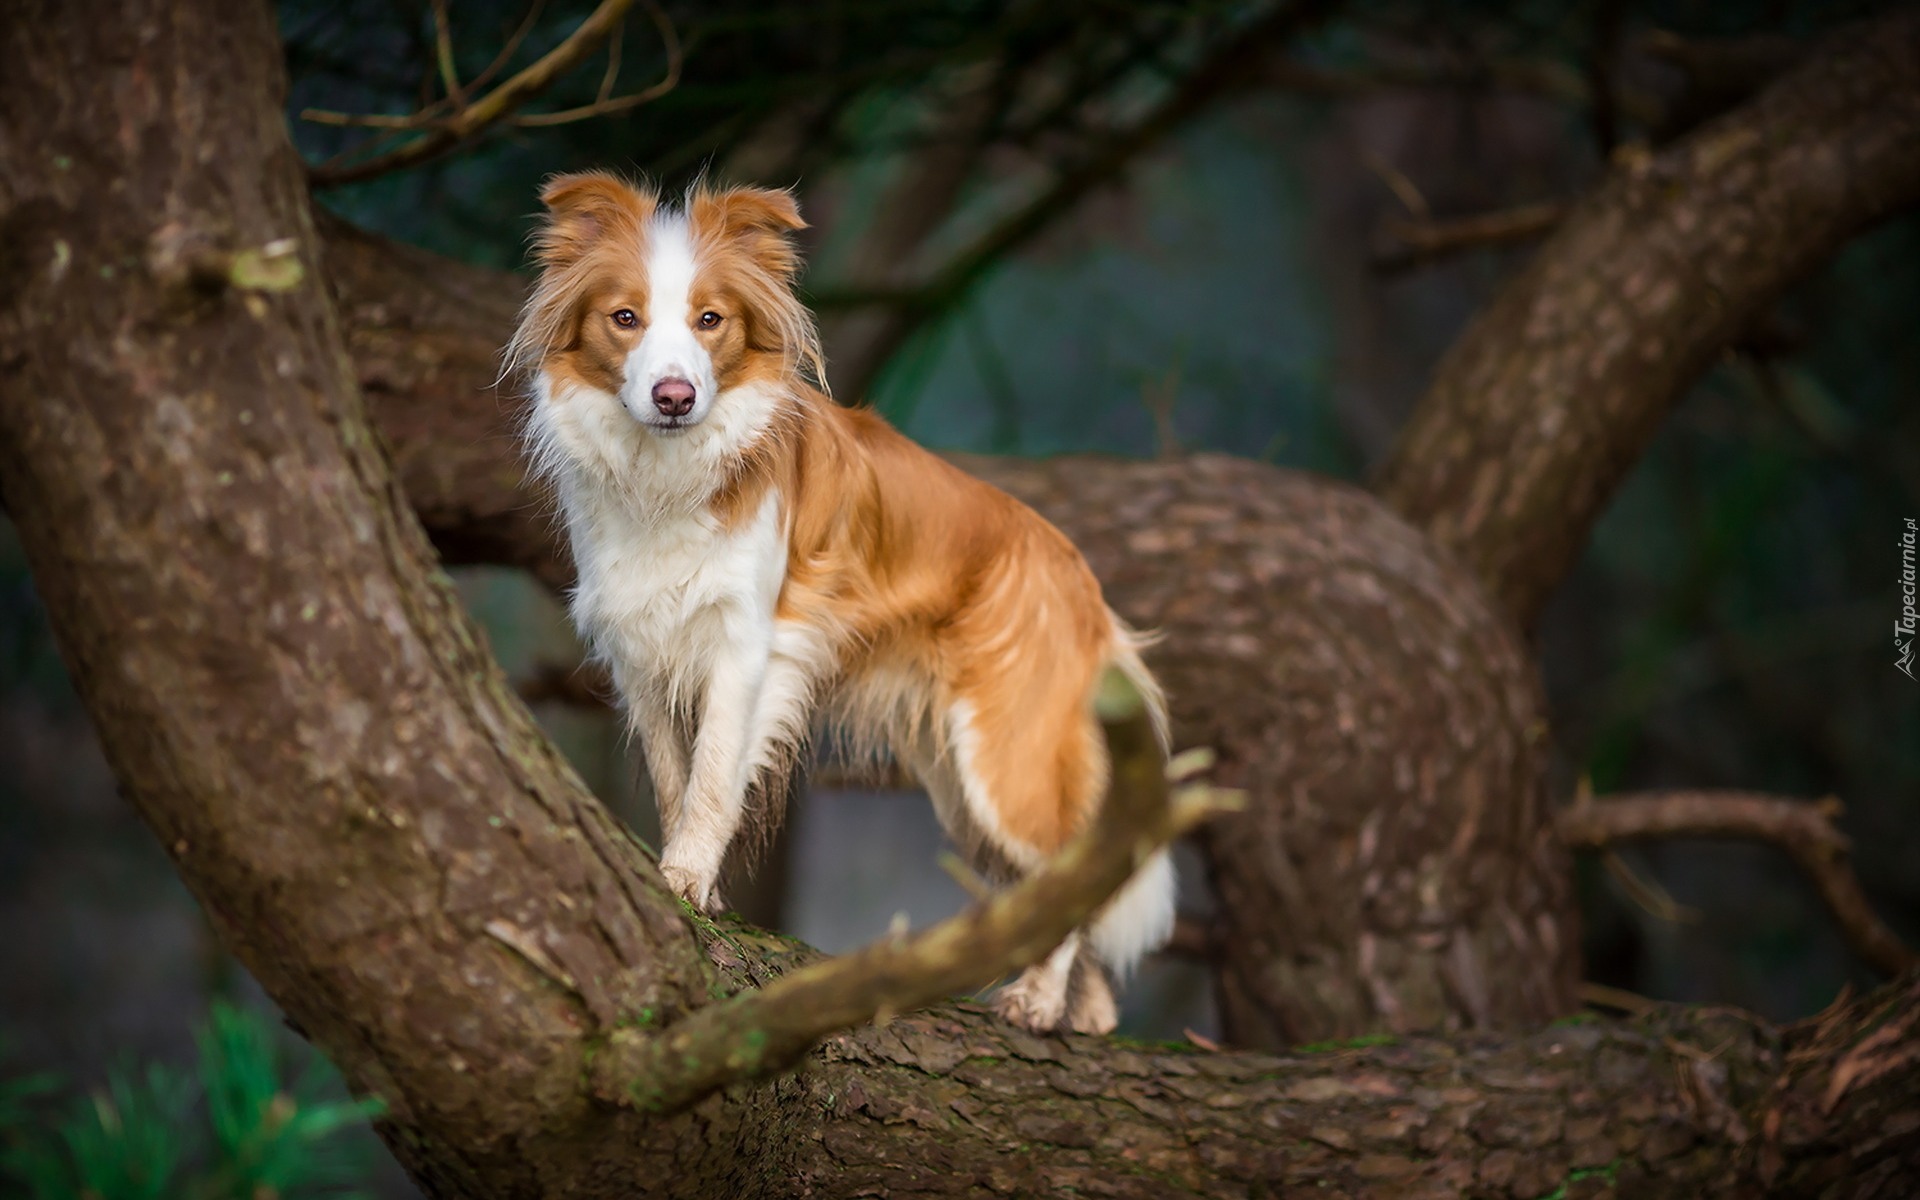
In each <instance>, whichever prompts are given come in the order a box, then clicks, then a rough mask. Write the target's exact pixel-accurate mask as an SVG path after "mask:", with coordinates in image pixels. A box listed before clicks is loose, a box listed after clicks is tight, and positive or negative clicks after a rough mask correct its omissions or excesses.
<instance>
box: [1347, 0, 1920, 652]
mask: <svg viewBox="0 0 1920 1200" xmlns="http://www.w3.org/2000/svg"><path fill="white" fill-rule="evenodd" d="M1616 157H1617V161H1616V163H1615V165H1614V168H1613V170H1612V172H1611V173H1610V174H1609V176H1608V178H1607V180H1606V182H1605V184H1604V185H1603V186H1601V187H1600V188H1599V189H1598V190H1596V191H1595V192H1594V193H1593V194H1592V195H1591V196H1589V197H1588V198H1587V199H1586V200H1585V201H1583V202H1582V203H1581V204H1580V205H1579V206H1578V207H1576V208H1575V210H1574V211H1573V213H1572V214H1571V215H1569V217H1568V218H1567V220H1566V221H1565V222H1564V223H1563V224H1562V225H1561V226H1560V227H1559V229H1558V230H1557V231H1556V232H1555V233H1554V235H1553V237H1552V238H1550V239H1549V240H1548V241H1547V242H1546V243H1545V244H1544V245H1543V246H1542V247H1541V248H1540V250H1539V251H1538V253H1537V254H1536V255H1535V256H1534V258H1533V260H1532V263H1531V264H1530V265H1529V266H1528V267H1527V268H1526V269H1525V270H1524V271H1522V272H1521V273H1520V274H1519V275H1517V276H1516V277H1515V278H1514V279H1513V280H1511V281H1510V282H1509V283H1507V284H1506V285H1505V286H1504V287H1503V288H1502V289H1501V291H1500V294H1499V296H1498V297H1497V298H1496V299H1495V300H1494V302H1493V303H1492V304H1490V305H1489V306H1488V307H1487V308H1486V309H1485V310H1484V311H1482V312H1481V313H1480V315H1479V316H1478V317H1476V318H1475V320H1474V322H1473V324H1472V326H1471V327H1470V328H1469V329H1468V330H1467V332H1466V334H1465V335H1464V336H1462V337H1461V339H1460V341H1459V342H1457V343H1456V344H1455V345H1454V347H1453V349H1452V350H1450V351H1448V353H1447V355H1446V357H1445V358H1444V359H1442V360H1441V363H1440V365H1439V367H1438V368H1437V369H1436V371H1435V373H1434V379H1433V384H1432V386H1431V387H1430V388H1429V389H1428V390H1427V394H1426V396H1425V397H1424V398H1423V399H1422V400H1421V402H1420V404H1419V406H1418V407H1417V408H1416V409H1415V410H1414V415H1413V417H1412V419H1411V420H1409V421H1408V423H1407V426H1406V428H1405V429H1404V430H1402V431H1401V434H1400V437H1399V440H1398V442H1397V443H1396V446H1395V449H1394V451H1393V452H1392V454H1391V455H1389V457H1388V459H1387V462H1386V463H1385V465H1384V466H1383V467H1382V468H1381V471H1380V474H1379V478H1378V480H1377V487H1376V490H1377V491H1378V492H1379V494H1380V495H1381V496H1382V497H1383V498H1384V499H1385V500H1386V501H1387V503H1389V504H1390V505H1392V506H1393V507H1394V508H1395V509H1397V510H1398V511H1400V512H1402V513H1405V514H1407V516H1408V517H1409V518H1410V519H1412V520H1413V521H1414V523H1415V524H1416V525H1418V526H1419V527H1420V528H1422V529H1424V530H1425V531H1426V532H1428V533H1429V534H1431V535H1432V536H1433V538H1434V539H1435V540H1436V541H1437V542H1439V543H1440V544H1441V545H1442V546H1444V547H1445V548H1446V549H1448V550H1450V551H1452V552H1453V553H1455V554H1457V555H1459V556H1460V558H1461V559H1462V560H1464V561H1465V562H1466V563H1467V564H1468V565H1469V566H1470V567H1471V568H1472V569H1473V571H1474V573H1475V574H1476V575H1477V576H1478V577H1479V578H1480V579H1481V581H1482V582H1484V583H1485V584H1486V585H1487V587H1488V589H1489V590H1490V591H1491V592H1492V593H1493V594H1494V595H1495V596H1496V597H1497V598H1498V600H1499V601H1500V603H1501V604H1502V605H1503V606H1504V607H1505V608H1506V609H1507V611H1508V612H1510V613H1512V614H1513V615H1514V616H1515V617H1516V618H1517V619H1518V620H1519V621H1520V622H1521V623H1522V624H1523V625H1530V624H1531V623H1532V621H1533V620H1534V618H1535V617H1536V616H1537V615H1538V613H1539V610H1540V607H1541V605H1542V604H1544V603H1545V601H1546V599H1547V597H1548V595H1549V594H1551V592H1552V591H1553V589H1554V587H1555V586H1556V585H1558V584H1559V582H1560V580H1561V579H1563V578H1564V577H1565V576H1566V573H1567V571H1568V570H1569V568H1571V566H1572V565H1573V561H1574V559H1575V558H1576V557H1577V556H1578V555H1579V553H1580V550H1581V548H1582V547H1583V546H1585V545H1586V541H1587V532H1588V530H1589V529H1590V528H1591V527H1592V525H1593V522H1594V521H1595V519H1597V518H1598V516H1599V515H1600V513H1601V511H1602V510H1603V509H1604V508H1605V507H1606V504H1607V501H1608V500H1609V499H1611V498H1612V496H1613V492H1614V489H1615V488H1616V487H1618V486H1619V484H1620V482H1621V480H1622V479H1624V478H1625V476H1626V474H1627V472H1628V471H1629V470H1631V469H1632V467H1633V465H1634V463H1636V462H1637V461H1639V458H1640V455H1641V452H1642V451H1643V450H1644V449H1645V448H1646V445H1647V442H1648V441H1649V440H1650V439H1651V438H1652V436H1653V433H1654V430H1655V429H1657V428H1658V427H1659V425H1660V422H1661V420H1662V418H1664V417H1665V416H1666V414H1667V411H1668V410H1669V409H1671V408H1672V407H1673V405H1674V404H1675V403H1676V402H1677V401H1678V400H1679V399H1680V397H1681V396H1683V395H1684V394H1685V393H1686V391H1687V389H1688V388H1690V387H1691V386H1692V385H1693V383H1694V381H1695V380H1697V379H1698V378H1699V377H1700V375H1701V373H1702V372H1703V371H1705V370H1706V368H1707V366H1708V365H1709V364H1710V363H1712V362H1713V360H1714V359H1715V357H1716V356H1718V355H1720V354H1721V353H1723V352H1724V351H1725V350H1726V348H1727V347H1728V345H1729V344H1731V342H1732V341H1733V340H1734V339H1735V338H1736V337H1737V336H1739V335H1740V333H1741V332H1742V331H1744V330H1745V329H1746V328H1747V327H1748V326H1750V325H1751V324H1752V323H1753V321H1754V320H1755V318H1756V317H1758V316H1760V315H1761V314H1762V313H1764V312H1765V311H1766V310H1767V308H1768V307H1769V306H1770V305H1771V304H1772V303H1773V302H1774V301H1775V300H1776V299H1777V298H1778V297H1779V296H1780V294H1781V293H1782V292H1783V291H1785V290H1786V288H1787V287H1788V286H1789V285H1791V284H1793V283H1794V282H1796V281H1798V280H1799V279H1801V278H1802V277H1803V276H1805V275H1806V274H1807V273H1808V272H1809V271H1811V270H1812V269H1813V268H1814V267H1816V266H1817V265H1819V264H1820V263H1822V262H1824V261H1826V259H1828V258H1829V257H1830V256H1831V255H1832V254H1833V252H1834V251H1835V250H1837V249H1838V248H1839V247H1840V246H1841V245H1842V244H1843V243H1844V242H1845V241H1846V240H1847V239H1849V238H1851V237H1853V236H1854V235H1856V234H1857V233H1859V232H1860V231H1861V230H1863V229H1865V228H1867V227H1868V226H1870V225H1872V224H1873V223H1875V222H1876V221H1879V220H1881V219H1883V218H1885V217H1888V216H1890V215H1892V214H1894V213H1897V212H1900V211H1902V210H1903V209H1906V208H1910V207H1912V206H1913V205H1914V204H1915V203H1920V13H1916V12H1915V11H1913V10H1912V9H1911V8H1903V9H1901V10H1900V11H1897V12H1895V13H1893V14H1891V15H1889V16H1886V17H1883V18H1881V19H1879V20H1877V21H1874V22H1871V23H1867V24H1863V25H1859V26H1855V27H1852V28H1850V29H1848V30H1847V31H1845V32H1843V33H1842V34H1840V35H1839V36H1837V37H1836V38H1835V39H1834V41H1833V42H1832V44H1830V45H1829V46H1827V47H1826V49H1825V52H1824V53H1818V54H1814V55H1810V56H1809V57H1808V60H1807V62H1806V63H1805V64H1804V65H1803V66H1801V67H1800V68H1798V69H1797V70H1795V71H1793V72H1791V73H1790V74H1788V75H1787V76H1786V77H1785V78H1783V79H1781V80H1780V81H1779V82H1778V83H1776V84H1775V85H1774V86H1773V87H1771V88H1768V89H1767V90H1766V91H1764V92H1762V93H1761V94H1760V95H1759V96H1758V97H1756V98H1755V99H1754V100H1753V101H1751V102H1750V103H1748V104H1746V105H1743V106H1742V107H1740V108H1738V109H1736V110H1734V111H1733V112H1730V113H1728V114H1727V115H1725V116H1723V117H1721V118H1719V119H1718V120H1715V121H1713V122H1711V123H1710V124H1708V125H1705V126H1703V127H1702V128H1700V129H1699V130H1697V131H1696V132H1694V133H1692V134H1690V135H1689V136H1687V137H1685V138H1683V139H1681V140H1680V141H1678V142H1676V143H1674V144H1673V145H1672V146H1670V147H1668V148H1666V149H1664V150H1661V151H1660V152H1659V153H1657V154H1651V155H1649V154H1647V153H1645V152H1644V151H1643V152H1641V153H1638V154H1625V155H1620V156H1616Z"/></svg>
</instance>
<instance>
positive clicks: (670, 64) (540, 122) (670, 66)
mask: <svg viewBox="0 0 1920 1200" xmlns="http://www.w3.org/2000/svg"><path fill="white" fill-rule="evenodd" d="M641 3H643V4H644V5H645V6H646V9H647V15H648V16H650V17H652V18H653V25H654V28H655V29H657V30H659V31H660V41H661V44H662V45H664V46H665V47H666V51H667V73H666V74H665V75H663V76H661V78H660V82H659V83H656V84H654V85H653V86H652V87H650V88H646V89H643V90H641V91H638V92H633V93H631V94H629V95H625V96H618V97H615V98H614V99H611V100H609V99H607V93H609V92H610V91H612V90H613V80H614V77H615V76H616V75H617V74H618V68H619V57H618V52H617V51H616V52H615V54H614V56H613V57H611V58H610V59H609V61H608V63H607V73H606V75H605V76H604V77H602V79H601V81H600V98H599V99H597V100H595V101H594V102H593V103H592V104H583V105H581V106H579V107H578V108H564V109H561V110H560V111H559V112H550V113H529V114H526V115H522V116H518V117H515V118H514V119H513V124H514V125H515V126H516V127H519V128H525V129H531V128H539V127H543V126H547V125H566V124H570V123H571V122H574V121H585V120H588V119H589V118H592V117H604V116H607V115H609V114H611V113H617V112H626V111H627V110H628V109H630V108H638V107H640V106H641V105H642V104H650V103H652V102H653V101H655V100H658V99H659V98H660V97H662V96H664V95H666V94H667V93H668V92H670V91H672V90H673V89H674V88H677V87H679V86H680V65H681V57H680V35H679V33H678V32H676V31H675V30H674V28H673V22H672V21H671V20H669V19H668V17H667V14H666V12H665V10H663V9H662V8H661V7H660V6H659V5H658V4H657V3H655V2H654V0H641ZM617 36H618V34H617V31H616V37H617Z"/></svg>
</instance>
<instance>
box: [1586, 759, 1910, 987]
mask: <svg viewBox="0 0 1920 1200" xmlns="http://www.w3.org/2000/svg"><path fill="white" fill-rule="evenodd" d="M1839 815H1840V802H1839V801H1838V800H1834V799H1832V798H1828V799H1826V800H1822V801H1820V802H1819V803H1818V804H1809V803H1807V802H1806V801H1803V800H1789V799H1785V798H1783V797H1779V796H1766V795H1759V794H1755V793H1751V792H1731V791H1727V792H1722V791H1695V792H1651V793H1638V794H1624V795H1617V796H1610V797H1607V798H1605V799H1599V800H1593V801H1589V802H1586V803H1576V804H1574V805H1573V806H1572V807H1570V808H1566V809H1563V810H1562V811H1561V813H1560V817H1559V825H1560V836H1561V837H1562V838H1564V839H1565V840H1566V843H1567V844H1568V845H1569V846H1572V847H1574V848H1575V849H1581V850H1604V849H1609V848H1611V847H1614V846H1617V845H1619V844H1620V843H1622V842H1635V841H1648V840H1652V839H1655V838H1676V837H1711V838H1744V839H1747V840H1751V841H1758V842H1769V843H1772V844H1773V845H1775V846H1778V847H1780V849H1782V850H1784V851H1786V852H1787V853H1788V854H1789V855H1791V856H1792V857H1793V860H1794V861H1795V862H1796V863H1798V864H1799V865H1800V869H1801V870H1803V871H1805V872H1806V873H1807V877H1808V879H1810V880H1811V881H1812V883H1813V885H1814V887H1815V889H1816V890H1818V891H1819V893H1820V899H1821V900H1823V901H1824V902H1825V903H1826V906H1827V911H1828V912H1829V913H1831V914H1832V915H1833V919H1834V921H1835V923H1837V924H1838V925H1839V926H1840V932H1841V933H1842V935H1844V936H1845V937H1846V939H1847V943H1848V944H1849V945H1851V946H1852V947H1853V949H1854V951H1855V952H1856V953H1858V954H1859V955H1860V957H1861V958H1863V959H1865V960H1866V961H1867V963H1868V964H1870V965H1871V966H1872V967H1873V968H1874V969H1876V970H1878V971H1882V972H1884V973H1886V974H1888V975H1897V974H1899V973H1900V972H1902V971H1906V970H1909V969H1911V968H1913V967H1915V966H1920V954H1916V953H1915V952H1914V951H1913V949H1912V948H1910V947H1909V946H1907V945H1906V943H1904V942H1902V941H1901V940H1900V938H1899V936H1898V935H1897V934H1895V933H1894V932H1893V930H1891V929H1889V928H1887V926H1886V925H1885V924H1884V923H1883V922H1882V921H1881V920H1880V918H1879V917H1878V916H1876V915H1875V914H1874V911H1873V906H1872V905H1871V904H1870V903H1869V902H1868V900H1867V896H1866V893H1865V892H1864V891H1863V890H1862V889H1861V887H1860V880H1859V878H1858V877H1857V876H1855V875H1854V873H1853V869H1852V867H1851V866H1850V865H1849V864H1848V861H1847V860H1848V843H1847V839H1846V836H1845V835H1844V834H1842V833H1841V832H1840V831H1839V830H1838V829H1836V828H1834V824H1833V821H1834V818H1835V817H1837V816H1839Z"/></svg>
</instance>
